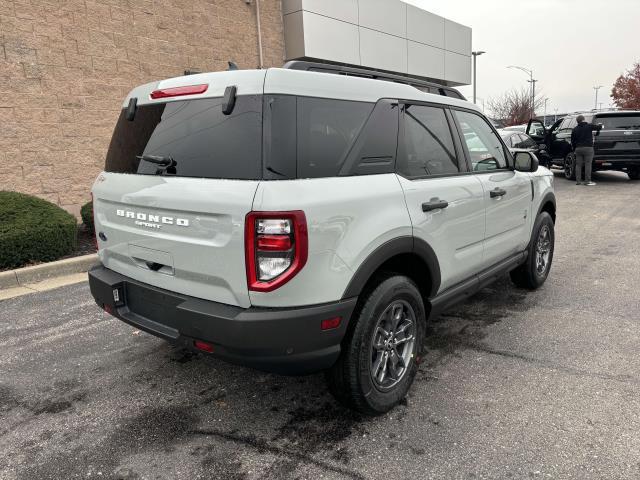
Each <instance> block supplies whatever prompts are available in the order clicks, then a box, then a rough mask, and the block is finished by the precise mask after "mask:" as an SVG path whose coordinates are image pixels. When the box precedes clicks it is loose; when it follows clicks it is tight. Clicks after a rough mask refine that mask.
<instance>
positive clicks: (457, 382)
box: [0, 171, 640, 480]
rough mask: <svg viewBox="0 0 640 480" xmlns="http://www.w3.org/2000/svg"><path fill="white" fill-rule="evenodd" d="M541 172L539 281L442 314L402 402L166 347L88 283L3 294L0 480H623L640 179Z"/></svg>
mask: <svg viewBox="0 0 640 480" xmlns="http://www.w3.org/2000/svg"><path fill="white" fill-rule="evenodd" d="M595 180H596V181H597V182H598V186H597V187H585V186H575V185H574V184H573V182H568V181H566V180H564V178H562V177H561V175H560V172H559V171H558V172H557V173H556V190H557V196H558V224H557V228H556V235H557V238H556V253H555V259H554V265H553V269H552V271H551V275H550V278H549V280H548V281H547V283H546V284H545V286H544V287H543V288H542V289H540V290H539V291H537V292H533V293H528V292H525V291H522V290H518V289H516V288H514V287H513V286H512V285H511V283H510V282H509V281H508V278H505V279H503V280H502V281H500V282H499V283H497V284H495V285H494V286H492V287H491V288H487V289H485V290H483V291H482V292H481V293H479V294H478V295H476V296H474V297H473V298H472V299H471V300H470V301H469V302H467V303H465V304H463V305H461V306H459V307H456V308H455V309H453V310H451V311H449V312H447V313H446V314H445V315H443V316H441V317H440V318H439V319H438V321H437V322H435V324H433V325H431V327H430V330H429V339H428V342H427V348H428V351H429V353H428V355H427V357H426V359H425V361H424V362H423V363H422V365H421V368H420V372H419V374H418V377H417V379H416V383H415V385H414V387H413V388H412V390H411V393H410V395H409V397H408V398H407V400H406V402H405V403H404V404H403V405H401V406H399V407H398V408H396V409H395V410H393V411H392V412H390V413H389V414H387V415H385V416H382V417H378V418H361V417H359V416H358V415H355V414H353V413H351V412H350V411H347V410H345V409H343V408H341V407H340V406H338V405H337V404H336V403H335V402H334V401H333V400H332V398H331V396H330V395H329V394H328V393H327V392H326V390H325V386H324V381H323V377H322V375H315V376H310V377H300V378H288V377H279V376H275V375H269V374H264V373H260V372H256V371H253V370H249V369H244V368H240V367H235V366H231V365H227V364H225V363H223V362H220V361H217V360H215V359H212V358H206V357H204V356H200V355H192V354H189V353H185V352H183V351H180V350H177V349H174V348H172V347H171V346H169V345H168V344H166V343H164V342H163V341H161V340H159V339H156V338H155V337H152V336H150V335H147V334H144V333H140V332H137V331H135V330H134V329H133V328H130V327H129V326H127V325H125V324H123V323H120V322H119V321H117V320H115V319H112V318H111V317H109V316H107V315H106V314H105V313H103V312H102V311H101V310H100V309H99V308H98V307H97V306H96V305H95V304H94V302H93V300H92V298H91V296H90V294H89V289H88V286H87V284H86V283H82V284H77V285H71V286H68V287H63V288H59V289H56V290H52V291H49V292H42V293H36V294H31V295H26V296H23V297H18V298H14V299H10V300H5V301H2V302H0V478H1V479H3V480H10V479H47V478H55V479H71V478H109V479H111V478H120V479H138V478H140V479H142V478H144V479H147V478H149V479H155V478H158V479H173V478H212V479H217V478H220V479H305V478H309V479H316V478H347V479H350V478H352V479H368V478H372V479H377V478H395V479H414V478H420V479H423V478H443V479H458V478H460V479H496V478H500V479H502V478H576V479H590V478H594V479H595V478H598V479H600V478H602V479H614V478H615V479H622V478H629V479H631V478H640V355H638V347H639V346H640V333H639V332H640V330H639V328H638V327H639V325H640V294H639V292H640V255H639V252H640V211H639V203H638V199H639V198H640V183H638V182H630V181H628V180H627V177H626V175H622V174H615V173H603V174H600V175H597V176H596V178H595Z"/></svg>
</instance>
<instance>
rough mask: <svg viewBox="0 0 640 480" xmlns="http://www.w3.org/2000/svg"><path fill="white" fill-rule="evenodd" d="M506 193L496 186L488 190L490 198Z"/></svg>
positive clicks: (502, 195)
mask: <svg viewBox="0 0 640 480" xmlns="http://www.w3.org/2000/svg"><path fill="white" fill-rule="evenodd" d="M506 194H507V191H506V190H504V189H502V188H500V187H496V188H494V189H493V190H491V191H490V192H489V196H490V197H491V198H496V197H504V196H505V195H506Z"/></svg>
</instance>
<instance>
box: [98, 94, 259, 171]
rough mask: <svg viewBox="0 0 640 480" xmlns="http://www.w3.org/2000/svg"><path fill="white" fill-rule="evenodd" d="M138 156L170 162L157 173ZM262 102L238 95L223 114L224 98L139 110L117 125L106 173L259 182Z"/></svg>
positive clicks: (189, 101)
mask: <svg viewBox="0 0 640 480" xmlns="http://www.w3.org/2000/svg"><path fill="white" fill-rule="evenodd" d="M141 155H155V156H161V157H171V158H172V159H173V160H174V162H175V165H174V166H173V167H172V168H166V169H159V168H158V166H157V165H156V164H154V163H151V162H149V161H146V160H140V159H138V158H136V157H138V156H141ZM261 155H262V97H261V96H257V95H256V96H238V97H237V99H236V104H235V108H234V110H233V112H232V113H231V114H230V115H224V114H223V113H222V98H211V99H201V100H185V101H175V102H168V103H160V104H150V105H141V106H139V107H138V109H137V111H136V115H135V117H134V119H133V121H129V120H127V119H126V118H125V110H123V111H122V112H121V114H120V118H119V119H118V123H117V124H116V128H115V131H114V134H113V137H112V139H111V144H110V145H109V150H108V152H107V158H106V164H105V170H106V171H107V172H115V173H137V174H142V175H155V174H163V175H171V176H179V177H202V178H226V179H259V178H260V177H261V173H262V172H261V170H262V168H261V166H262V159H261Z"/></svg>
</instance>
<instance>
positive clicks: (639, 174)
mask: <svg viewBox="0 0 640 480" xmlns="http://www.w3.org/2000/svg"><path fill="white" fill-rule="evenodd" d="M627 175H629V180H638V179H640V168H631V169H629V170H628V171H627Z"/></svg>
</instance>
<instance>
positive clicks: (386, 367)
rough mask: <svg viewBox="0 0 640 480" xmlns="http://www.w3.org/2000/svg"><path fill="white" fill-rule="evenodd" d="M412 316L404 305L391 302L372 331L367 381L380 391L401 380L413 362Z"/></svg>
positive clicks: (391, 386) (410, 310) (413, 320)
mask: <svg viewBox="0 0 640 480" xmlns="http://www.w3.org/2000/svg"><path fill="white" fill-rule="evenodd" d="M415 335H416V315H415V312H414V310H413V308H412V307H411V305H409V303H408V302H406V301H404V300H395V301H394V302H393V303H391V304H390V305H389V306H388V307H387V308H386V309H385V310H384V312H382V315H380V317H379V318H378V322H377V324H376V327H375V329H374V330H373V341H372V344H371V367H370V372H371V378H372V380H373V383H374V384H375V386H376V387H377V388H378V389H379V390H382V391H385V390H389V389H391V388H393V387H394V386H395V385H397V384H398V382H400V380H402V378H403V377H404V375H405V373H406V372H407V371H408V370H409V367H410V365H411V362H412V361H413V352H414V344H415Z"/></svg>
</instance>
